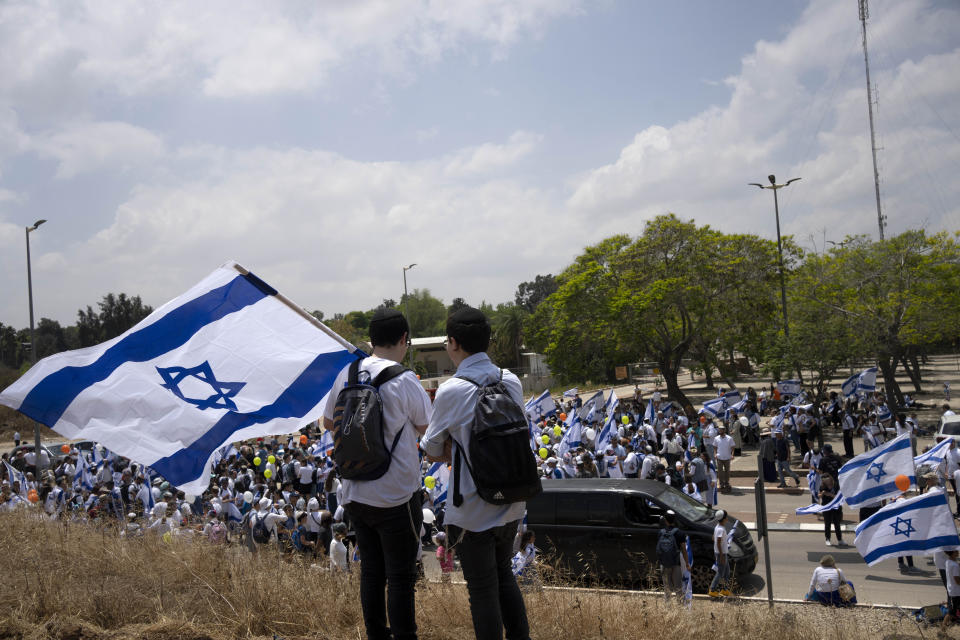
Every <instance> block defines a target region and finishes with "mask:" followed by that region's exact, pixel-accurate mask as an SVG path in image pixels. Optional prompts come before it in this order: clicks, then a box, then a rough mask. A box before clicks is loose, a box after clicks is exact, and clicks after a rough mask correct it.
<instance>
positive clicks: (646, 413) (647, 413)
mask: <svg viewBox="0 0 960 640" xmlns="http://www.w3.org/2000/svg"><path fill="white" fill-rule="evenodd" d="M656 419H657V413H656V410H655V409H654V408H653V400H647V407H646V408H645V409H644V410H643V421H644V422H646V423H647V424H653V421H654V420H656Z"/></svg>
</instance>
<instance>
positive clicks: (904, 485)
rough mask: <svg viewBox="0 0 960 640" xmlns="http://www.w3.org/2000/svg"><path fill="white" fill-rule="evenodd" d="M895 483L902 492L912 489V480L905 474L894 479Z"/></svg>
mask: <svg viewBox="0 0 960 640" xmlns="http://www.w3.org/2000/svg"><path fill="white" fill-rule="evenodd" d="M893 483H894V484H895V485H897V489H900V491H906V490H907V489H909V488H910V478H908V477H907V476H905V475H903V474H901V475H899V476H897V477H896V478H894V479H893Z"/></svg>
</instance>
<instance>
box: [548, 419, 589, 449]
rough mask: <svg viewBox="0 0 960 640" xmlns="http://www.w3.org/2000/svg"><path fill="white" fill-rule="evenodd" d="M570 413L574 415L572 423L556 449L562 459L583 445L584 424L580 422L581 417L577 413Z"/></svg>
mask: <svg viewBox="0 0 960 640" xmlns="http://www.w3.org/2000/svg"><path fill="white" fill-rule="evenodd" d="M570 413H571V414H572V415H573V418H572V423H571V424H570V426H569V427H567V430H566V431H565V432H564V434H563V437H562V438H560V442H558V443H557V446H556V448H555V449H554V451H555V452H556V454H557V456H558V457H560V458H562V457H563V454H565V453H566V452H568V451H570V450H571V449H575V448H577V447H579V446H580V445H581V444H583V423H582V422H580V417H579V416H578V415H577V412H576V411H571V412H570Z"/></svg>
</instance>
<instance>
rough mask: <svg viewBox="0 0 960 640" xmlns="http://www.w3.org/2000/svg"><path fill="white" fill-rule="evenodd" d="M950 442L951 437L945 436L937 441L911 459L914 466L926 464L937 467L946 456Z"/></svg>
mask: <svg viewBox="0 0 960 640" xmlns="http://www.w3.org/2000/svg"><path fill="white" fill-rule="evenodd" d="M951 442H953V438H947V439H946V440H943V441H941V442H939V443H937V445H936V446H935V447H933V448H932V449H930V451H927V452H926V453H921V454H920V455H918V456H917V457H916V458H914V459H913V464H914V466H916V467H920V466H923V465H925V464H926V465H930V466H932V467H939V466H940V463H941V462H943V459H944V458H945V457H946V456H947V451H949V450H950V443H951Z"/></svg>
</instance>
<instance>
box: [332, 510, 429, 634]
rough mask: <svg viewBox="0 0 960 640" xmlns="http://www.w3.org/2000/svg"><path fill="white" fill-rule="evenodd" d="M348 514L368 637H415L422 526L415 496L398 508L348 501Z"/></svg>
mask: <svg viewBox="0 0 960 640" xmlns="http://www.w3.org/2000/svg"><path fill="white" fill-rule="evenodd" d="M346 510H347V513H348V514H349V515H350V519H351V521H352V522H353V530H354V531H355V532H356V534H357V548H358V550H359V551H360V605H361V607H362V608H363V624H364V626H365V627H366V629H367V638H369V640H386V639H387V638H398V639H399V638H416V637H417V621H416V616H415V613H416V608H415V606H414V586H415V584H416V582H417V548H418V546H419V543H420V525H421V524H423V505H422V502H421V499H420V494H419V492H418V493H415V494H414V495H413V497H412V498H410V500H409V501H408V502H407V503H405V504H402V505H399V506H396V507H390V508H386V509H384V508H380V507H372V506H370V505H366V504H361V503H359V502H351V503H349V504H348V505H346ZM384 588H386V593H384ZM388 618H389V620H390V628H389V629H388V628H387V619H388ZM391 632H392V634H391Z"/></svg>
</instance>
